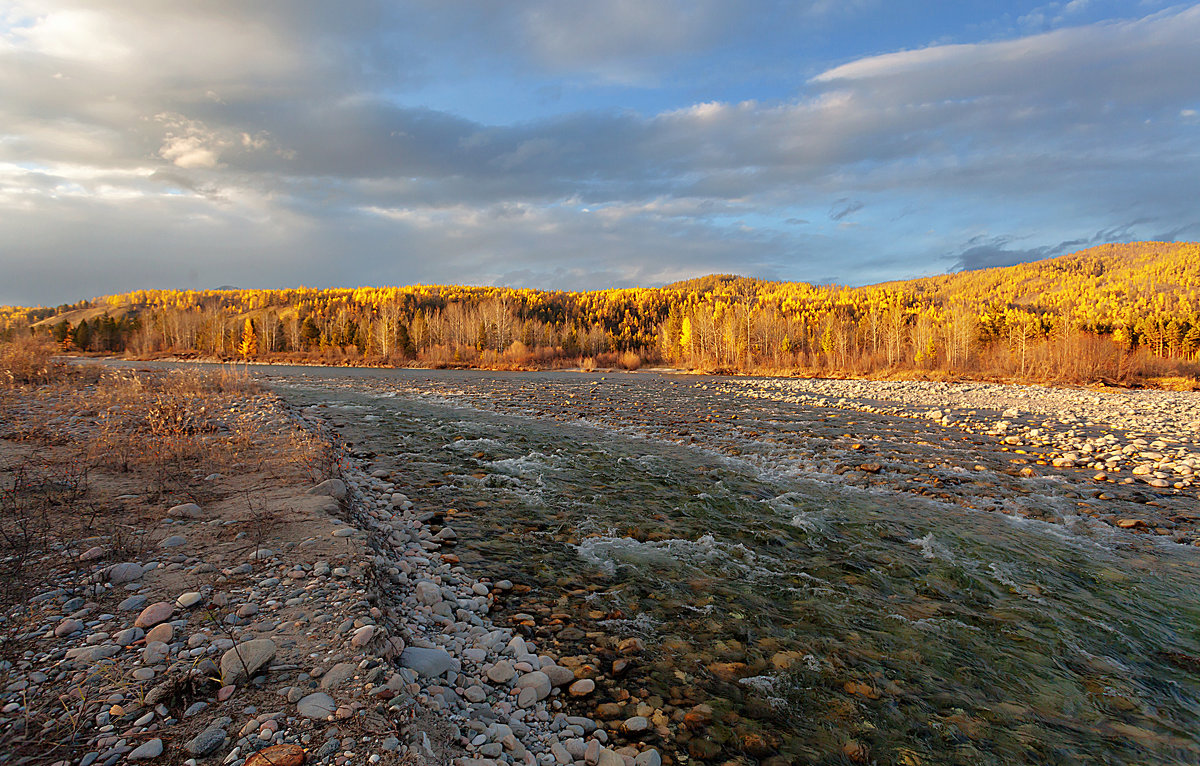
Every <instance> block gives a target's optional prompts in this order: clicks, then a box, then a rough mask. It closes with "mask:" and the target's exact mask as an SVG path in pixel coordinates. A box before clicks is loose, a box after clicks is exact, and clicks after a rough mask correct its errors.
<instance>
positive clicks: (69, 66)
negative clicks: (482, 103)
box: [0, 0, 1200, 302]
mask: <svg viewBox="0 0 1200 766" xmlns="http://www.w3.org/2000/svg"><path fill="white" fill-rule="evenodd" d="M467 7H469V9H470V12H469V13H468V12H465V10H464V9H465V8H467ZM513 8H514V9H513V10H508V9H497V8H493V7H491V6H488V5H484V6H480V5H477V4H473V3H472V4H469V6H461V5H459V4H456V3H436V4H435V3H432V2H430V3H428V4H422V3H413V4H406V5H403V6H398V5H393V4H391V3H384V2H377V3H361V4H355V5H354V6H353V7H351V8H349V9H347V8H345V7H335V6H333V5H331V4H328V3H323V2H316V1H315V0H313V1H312V2H303V3H300V2H296V3H293V2H288V3H251V4H245V3H237V2H219V3H205V4H200V5H196V4H186V3H160V2H149V1H148V0H145V1H139V2H129V3H122V4H120V5H117V6H114V5H113V4H111V3H104V2H99V1H98V0H97V2H72V3H68V2H46V3H17V4H15V5H13V6H12V8H11V9H10V10H9V11H8V12H7V14H8V15H7V16H5V17H3V21H4V22H6V23H5V24H0V123H2V124H3V125H4V126H5V128H4V131H3V132H4V134H5V135H6V138H5V140H4V141H2V142H0V213H3V214H4V215H5V218H6V220H7V221H10V222H11V225H10V224H9V223H6V225H5V226H4V227H0V267H2V268H3V269H4V270H5V271H6V272H7V273H9V274H14V275H15V276H14V278H12V279H11V280H8V281H7V284H6V286H4V287H0V302H29V301H51V302H57V301H58V300H65V299H68V298H72V299H73V298H74V297H78V295H79V294H81V293H85V292H97V291H105V292H108V291H119V290H124V289H128V288H130V287H134V286H150V284H151V283H155V284H160V285H172V284H180V285H186V286H205V285H213V284H220V283H236V284H245V285H265V284H271V283H272V279H274V280H276V281H277V280H278V279H280V275H281V274H287V275H300V277H299V278H301V279H303V280H304V281H307V282H309V283H311V284H325V283H328V284H348V283H356V284H357V283H368V282H381V281H392V282H409V281H416V280H422V281H447V280H457V281H517V282H521V283H529V284H535V283H538V282H539V279H541V278H542V277H544V278H545V280H547V281H548V282H552V283H554V284H555V286H598V285H596V284H595V283H592V284H588V280H589V279H600V278H603V279H612V280H616V281H618V282H620V283H623V284H631V283H643V284H645V283H649V282H654V281H670V280H672V279H676V278H680V277H683V276H691V275H695V274H699V273H705V272H707V271H739V272H741V273H751V274H757V275H760V276H766V275H772V276H780V277H787V278H816V275H820V276H828V263H829V262H830V257H831V256H834V255H836V260H837V262H838V263H840V264H842V265H843V267H844V268H845V270H846V271H845V275H844V276H842V277H840V278H837V277H835V279H840V280H841V281H854V282H863V281H871V280H873V279H876V278H888V277H892V276H903V275H905V274H904V269H906V268H907V270H908V272H909V273H912V272H917V271H920V270H922V269H923V268H927V264H929V263H931V262H935V261H936V260H937V259H939V258H947V257H948V258H950V262H951V263H953V264H954V265H955V266H956V267H958V268H978V267H982V266H985V265H997V264H1000V263H1001V262H1005V261H1012V262H1015V261H1013V259H1018V260H1020V259H1029V258H1035V257H1044V256H1045V255H1049V254H1055V253H1057V252H1058V251H1057V250H1056V248H1059V247H1060V243H1062V242H1068V241H1074V240H1081V241H1090V238H1091V237H1092V236H1093V234H1095V233H1096V232H1101V233H1103V234H1105V235H1106V238H1107V239H1128V238H1136V237H1139V236H1149V235H1152V234H1165V235H1171V236H1184V235H1193V236H1194V235H1195V232H1196V231H1197V228H1196V223H1195V215H1194V210H1193V205H1192V200H1194V199H1195V198H1196V197H1197V195H1198V194H1200V174H1198V173H1196V170H1197V168H1196V167H1195V163H1194V160H1191V159H1189V158H1194V157H1195V156H1197V152H1198V151H1200V137H1198V135H1197V133H1196V131H1195V124H1196V117H1195V110H1196V108H1197V105H1198V104H1200V80H1197V79H1196V78H1193V77H1187V76H1181V73H1190V72H1195V71H1200V46H1196V45H1195V40H1196V39H1200V6H1194V7H1189V8H1183V9H1174V10H1170V11H1166V12H1161V13H1157V14H1154V15H1151V16H1148V17H1146V18H1143V19H1136V20H1131V21H1120V22H1104V23H1099V24H1092V25H1087V26H1081V27H1075V28H1060V29H1056V30H1054V31H1051V32H1048V33H1044V34H1038V35H1034V36H1028V37H1022V38H1019V39H1014V40H1006V41H1000V42H988V43H978V44H969V45H961V44H960V45H943V46H934V47H930V48H925V49H920V50H913V51H905V52H900V53H892V54H887V55H883V56H875V57H871V58H865V59H859V60H855V61H850V62H847V63H845V64H842V65H839V66H836V67H833V68H831V69H829V70H827V71H825V72H823V73H821V74H818V75H816V76H815V77H813V78H812V79H811V80H810V81H809V82H808V83H807V85H806V86H805V87H804V88H803V89H802V90H801V91H800V92H798V93H797V94H795V96H794V97H793V98H790V99H787V100H785V101H773V102H756V101H745V102H734V103H727V102H713V103H697V104H693V105H691V106H689V107H686V108H682V109H676V110H670V111H665V112H661V113H657V114H646V113H641V112H636V111H631V110H615V109H614V110H603V109H602V110H596V111H585V112H578V113H570V114H561V115H557V116H552V117H547V118H543V119H538V120H533V121H529V122H523V123H514V124H485V123H483V122H480V121H477V120H472V119H469V118H467V117H464V116H460V115H455V114H450V113H447V112H445V111H438V110H434V109H429V108H420V107H413V106H408V105H406V104H407V103H411V100H412V99H406V98H401V97H400V96H401V95H404V94H419V93H420V92H421V89H422V88H427V87H430V86H431V84H435V83H436V82H438V81H439V80H438V78H439V77H444V76H445V75H446V73H447V72H464V73H470V72H473V71H474V72H477V71H480V70H482V69H486V68H488V67H493V66H494V67H496V68H497V69H499V70H500V71H512V72H517V71H528V70H533V69H536V70H539V71H542V72H553V73H556V75H557V76H560V77H565V78H568V79H567V82H568V84H570V83H572V82H574V87H582V86H581V85H580V84H579V83H581V82H582V83H593V82H596V81H614V82H617V81H620V82H634V83H641V82H649V79H653V77H655V76H661V75H662V73H663V72H670V71H673V70H672V69H671V66H670V65H667V64H664V61H666V60H668V59H670V60H672V61H683V60H685V59H686V58H687V57H688V56H689V55H692V54H695V53H696V52H698V51H707V50H712V49H714V48H719V47H720V46H721V45H723V44H725V43H723V42H722V40H723V39H724V36H725V35H726V34H728V35H729V36H730V37H731V38H736V37H737V36H738V35H745V34H750V33H752V32H754V31H755V29H756V27H755V26H754V25H755V24H757V23H761V22H756V21H755V20H754V19H753V18H752V14H747V13H740V12H739V13H734V11H733V10H731V9H732V6H729V5H728V4H724V3H702V4H700V5H697V6H694V7H693V6H689V13H688V14H686V15H687V17H688V19H689V21H688V22H687V23H682V24H677V23H673V21H674V20H676V19H678V18H679V17H680V13H679V11H678V9H677V8H676V3H674V2H671V1H670V0H662V2H654V3H630V2H628V0H612V1H611V2H603V3H595V4H589V5H588V6H587V7H586V8H582V7H576V6H564V5H562V4H559V3H553V2H549V0H547V1H546V2H527V3H522V4H520V5H518V6H514V7H513ZM1050 10H1053V11H1054V12H1055V13H1056V14H1057V16H1056V18H1057V17H1064V18H1065V16H1064V14H1066V13H1067V11H1068V10H1069V9H1067V8H1066V7H1065V6H1064V7H1059V8H1055V9H1050ZM822 12H830V11H829V9H828V7H826V6H825V5H823V4H821V3H812V4H808V5H805V6H801V7H800V8H799V9H798V10H796V13H800V14H805V15H806V16H805V17H806V18H814V17H816V16H817V15H819V14H820V13H822ZM1047 12H1049V11H1047ZM630 14H633V16H634V17H636V19H637V23H630ZM456 19H465V21H464V22H462V24H461V25H460V26H458V27H455V26H454V24H456V23H458V22H457V21H456ZM664 35H665V36H664ZM422 41H423V42H422ZM443 46H444V47H446V48H448V49H449V50H450V52H449V53H448V54H447V55H446V56H445V57H439V55H438V49H439V48H440V47H443ZM572 77H574V78H581V79H578V80H575V81H572V80H570V78H572ZM548 87H552V88H557V89H559V91H560V92H561V89H562V87H563V85H562V83H561V82H556V83H553V84H552V85H551V86H548ZM414 98H415V97H414ZM1189 110H1190V112H1191V113H1190V114H1189V113H1188V112H1189ZM831 199H833V200H837V202H836V203H835V204H834V205H833V206H832V207H831V206H830V203H829V200H831ZM901 208H903V211H904V212H903V215H902V216H901V215H900V214H899V212H898V211H899V210H900V209H901ZM851 214H854V221H853V223H854V224H856V226H855V227H854V228H853V229H851V228H849V227H846V226H845V225H846V224H848V223H850V221H848V220H844V219H847V217H848V216H850V215H851ZM901 218H902V219H903V220H902V221H901V220H900V219H901ZM747 221H749V222H750V223H747ZM799 221H804V222H813V221H815V222H816V223H808V224H806V225H805V226H803V227H799V226H796V225H795V223H796V222H799ZM1113 221H1129V222H1131V223H1126V224H1121V225H1119V226H1115V225H1114V224H1113ZM838 224H841V226H838ZM889 226H890V227H895V228H894V229H889V228H888V227H889ZM902 234H903V236H901V235H902ZM1016 242H1027V243H1028V244H1027V245H1023V246H1020V247H1013V245H1014V243H1016ZM964 243H965V244H964ZM881 250H883V251H884V252H883V253H882V254H881V252H880V251H881ZM330 254H338V255H337V258H336V259H333V258H331V257H330ZM95 263H104V264H106V265H105V266H103V267H100V266H96V267H95V268H93V266H92V264H95ZM565 263H569V265H564V264H565ZM67 264H70V266H71V268H69V269H64V266H65V265H67ZM906 264H907V265H906ZM67 272H69V273H71V274H74V275H79V277H80V279H78V281H74V282H64V278H63V274H64V273H67ZM56 273H57V277H55V274H56ZM130 274H135V275H136V276H135V277H133V278H134V279H137V280H140V284H139V285H132V284H129V283H128V280H129V279H130V277H129V275H130ZM191 274H195V275H196V276H195V278H194V279H193V278H192V277H190V276H189V275H191ZM539 275H541V276H539ZM122 280H124V281H122ZM197 280H198V283H196V284H193V282H196V281H197ZM43 296H44V297H43Z"/></svg>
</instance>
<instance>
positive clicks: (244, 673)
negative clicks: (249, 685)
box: [221, 638, 276, 685]
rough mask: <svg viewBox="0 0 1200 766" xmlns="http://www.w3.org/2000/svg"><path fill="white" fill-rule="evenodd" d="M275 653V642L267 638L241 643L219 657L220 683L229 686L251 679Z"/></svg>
mask: <svg viewBox="0 0 1200 766" xmlns="http://www.w3.org/2000/svg"><path fill="white" fill-rule="evenodd" d="M275 651H276V648H275V642H274V641H272V640H271V639H269V638H255V639H253V640H251V641H243V642H242V643H240V644H238V645H237V646H234V647H233V648H232V649H229V650H228V651H226V652H225V653H224V654H223V655H221V681H222V682H223V683H224V684H226V685H229V684H236V683H237V682H238V681H241V680H242V679H243V678H251V677H253V676H254V674H255V673H257V672H258V671H259V670H260V669H262V668H263V667H264V666H265V665H266V664H267V663H268V662H270V661H271V660H272V659H274V658H275Z"/></svg>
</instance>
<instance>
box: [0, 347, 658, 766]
mask: <svg viewBox="0 0 1200 766" xmlns="http://www.w3.org/2000/svg"><path fill="white" fill-rule="evenodd" d="M0 411H2V413H3V418H0V422H2V423H3V433H0V478H2V479H3V485H2V486H3V488H4V493H3V511H4V513H3V516H2V517H0V521H2V523H3V532H4V535H3V550H2V551H0V558H2V559H3V560H2V561H0V565H2V566H3V572H4V576H3V578H0V579H2V580H3V582H2V585H3V602H2V603H0V607H2V616H0V742H2V743H3V744H0V755H3V759H4V760H5V761H6V762H8V763H14V764H24V763H29V764H34V763H38V764H41V763H55V764H62V765H63V766H66V765H67V764H81V765H82V766H92V765H93V764H101V765H103V766H115V764H118V763H124V762H141V761H145V762H152V763H205V762H207V763H223V764H229V765H230V766H265V764H267V763H272V764H275V765H276V766H278V765H279V764H284V763H287V764H295V763H300V762H302V761H304V762H308V763H329V764H337V765H338V766H344V765H345V764H353V763H411V764H422V763H426V764H448V763H458V762H462V763H474V764H479V765H480V766H486V765H487V764H490V763H498V762H516V763H536V762H539V761H540V762H543V763H552V762H559V763H573V762H577V763H579V764H596V763H604V764H613V765H614V766H618V765H619V764H626V763H633V762H635V761H636V763H638V764H641V765H643V766H645V765H650V766H652V765H653V764H656V763H659V762H660V759H659V757H658V754H657V753H656V752H653V751H650V750H645V751H642V750H641V749H639V748H637V747H632V748H631V747H628V746H626V747H625V750H624V752H622V753H621V754H619V755H618V754H617V753H616V752H614V751H612V750H609V749H607V748H606V747H604V745H605V744H614V743H611V742H608V737H607V736H606V734H605V732H604V730H603V729H600V730H599V731H597V726H596V723H595V722H594V721H592V720H590V719H582V718H568V717H566V716H565V715H562V714H561V713H559V712H558V710H557V709H558V708H559V707H561V702H560V701H559V700H560V699H561V697H562V696H564V695H566V694H568V693H572V694H579V695H586V693H587V692H586V689H587V686H588V684H587V683H586V682H584V681H580V682H578V683H577V682H576V677H575V675H576V674H575V672H574V671H573V670H571V669H569V668H567V667H565V666H562V665H559V664H557V662H556V660H555V658H553V657H552V656H551V655H550V654H548V653H546V652H540V653H539V652H536V651H535V648H534V645H533V644H532V643H526V642H524V641H523V640H522V639H521V638H520V637H518V636H516V635H515V634H514V632H513V631H512V629H511V628H499V627H496V626H493V625H491V623H490V622H489V621H488V619H487V614H488V612H489V611H490V609H491V608H492V606H493V605H494V604H495V603H496V602H497V601H501V600H504V599H506V598H515V597H519V595H518V594H519V593H520V591H521V586H520V585H515V586H514V585H513V584H511V583H505V582H497V583H492V582H478V581H475V580H473V579H471V578H469V577H466V576H465V575H464V573H463V571H462V570H461V568H459V567H457V566H456V558H455V556H454V555H453V553H451V552H449V551H450V550H452V546H453V543H454V534H453V530H452V529H451V528H450V527H449V526H447V525H444V524H440V523H438V522H440V521H441V520H440V519H437V518H434V517H430V518H420V517H418V516H417V515H416V514H415V512H413V511H412V510H411V503H408V502H407V501H406V500H405V499H404V498H403V497H402V496H400V495H397V494H395V493H393V492H391V491H390V490H391V485H390V482H389V481H388V478H387V476H386V475H384V474H383V473H382V472H379V471H376V472H375V475H369V474H368V473H367V471H366V466H365V465H358V464H356V463H354V462H352V461H349V460H347V459H345V457H344V456H343V455H342V454H341V453H340V452H339V450H338V446H337V439H336V437H335V436H333V434H331V433H330V432H329V431H328V430H327V429H326V428H325V425H324V423H323V420H322V419H321V417H320V416H319V415H317V414H316V413H314V412H307V413H297V412H294V411H292V410H290V409H289V408H288V407H286V406H285V405H284V404H283V403H282V402H281V401H280V400H279V399H278V398H277V397H275V396H274V395H271V394H269V393H266V392H264V391H262V390H260V389H258V388H257V387H256V386H255V385H253V384H252V383H250V382H249V381H247V380H245V379H244V378H239V377H237V376H231V375H229V374H227V373H226V374H218V375H207V376H206V375H199V374H194V373H191V372H185V373H178V372H177V373H171V374H155V373H146V372H126V371H122V372H115V373H114V372H100V371H98V370H95V369H84V370H75V371H73V372H64V373H62V375H61V376H59V377H57V378H56V379H55V380H53V382H45V383H43V384H42V385H39V386H37V387H28V386H26V387H16V388H11V387H10V388H8V389H5V390H3V391H0ZM431 523H433V524H434V526H431ZM568 687H570V689H571V692H568V691H567V690H568ZM634 726H635V727H636V722H635V724H634ZM632 741H636V738H633V740H632ZM614 746H615V745H614ZM462 759H466V760H462ZM564 759H565V760H564ZM614 759H615V760H614Z"/></svg>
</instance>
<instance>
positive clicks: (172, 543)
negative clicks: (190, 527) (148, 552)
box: [158, 535, 187, 548]
mask: <svg viewBox="0 0 1200 766" xmlns="http://www.w3.org/2000/svg"><path fill="white" fill-rule="evenodd" d="M181 545H187V538H186V537H184V536H183V535H171V536H170V537H164V538H163V539H162V540H160V541H159V543H158V547H159V548H178V547H179V546H181Z"/></svg>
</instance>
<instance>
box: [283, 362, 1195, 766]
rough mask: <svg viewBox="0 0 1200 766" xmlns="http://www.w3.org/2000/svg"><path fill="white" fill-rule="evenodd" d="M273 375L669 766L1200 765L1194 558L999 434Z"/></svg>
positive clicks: (670, 388) (471, 384)
mask: <svg viewBox="0 0 1200 766" xmlns="http://www.w3.org/2000/svg"><path fill="white" fill-rule="evenodd" d="M264 377H266V379H267V382H268V383H269V384H271V385H272V386H274V387H275V388H276V389H277V390H278V391H280V393H281V394H282V395H284V396H285V398H287V399H288V400H289V401H291V402H293V403H294V404H296V405H298V406H305V407H315V408H317V410H318V411H319V412H321V413H322V414H323V415H324V416H325V417H326V418H328V419H329V420H330V421H331V422H332V423H333V424H334V425H335V426H336V427H337V428H338V429H339V431H340V432H341V433H342V435H343V436H344V438H346V439H347V440H348V441H349V442H350V443H351V445H352V446H351V448H352V450H353V451H354V453H355V454H356V455H357V456H358V457H360V458H361V459H363V460H365V461H367V462H369V463H370V464H371V465H372V466H373V467H376V468H384V469H387V470H389V471H390V472H391V476H392V480H393V481H394V482H396V483H397V485H398V489H400V490H401V491H403V492H405V493H406V494H407V495H409V497H410V498H411V499H412V500H413V502H415V503H416V504H417V506H418V508H422V509H427V510H429V511H431V512H437V513H438V514H444V517H445V523H446V524H448V525H450V526H452V527H453V528H454V530H455V531H456V533H457V535H458V544H457V546H456V548H455V553H456V555H458V556H459V558H460V559H461V564H462V566H464V567H466V568H467V569H468V570H469V571H470V572H471V573H472V574H473V575H475V576H486V577H490V578H491V579H493V580H499V579H502V578H506V579H510V580H512V581H513V582H514V583H518V584H522V585H525V586H528V587H529V590H528V592H526V593H523V594H522V595H520V596H518V597H513V598H511V599H509V601H508V602H506V603H505V604H504V605H503V608H502V609H501V610H499V611H498V612H496V613H493V615H492V618H493V619H494V620H496V621H499V622H506V623H509V622H511V624H515V625H517V626H519V627H520V628H521V629H522V630H525V631H526V632H527V633H528V634H529V635H530V636H533V637H535V638H537V639H538V640H539V642H540V644H539V645H541V646H545V647H546V648H549V649H551V650H553V651H555V652H556V653H558V654H559V655H562V656H566V655H581V656H582V655H589V656H594V657H598V658H599V659H600V660H601V667H600V668H599V669H598V670H599V676H598V678H597V683H598V688H597V692H596V694H595V695H593V697H592V698H591V699H589V700H587V701H586V702H585V701H572V703H571V704H572V705H573V706H574V709H575V711H576V712H579V713H580V714H583V715H590V716H593V717H597V715H596V708H597V706H598V705H601V704H602V703H605V702H615V703H618V704H621V705H622V706H623V707H622V713H621V714H622V715H624V716H628V715H633V714H634V712H635V710H638V709H643V711H649V710H654V711H662V714H663V715H662V718H663V719H666V720H667V721H669V724H668V725H665V726H662V727H661V728H660V729H659V732H658V734H655V735H653V737H654V738H657V739H655V743H656V745H657V746H658V747H660V749H661V750H662V751H663V752H664V753H667V754H672V755H673V756H674V760H675V761H677V762H678V761H680V760H682V759H683V758H686V759H687V760H689V761H690V762H693V763H697V762H700V763H704V762H709V763H724V762H727V761H731V760H732V761H733V762H740V763H762V762H764V761H766V760H768V759H771V758H775V759H777V760H776V761H774V762H780V761H779V760H778V759H782V762H788V763H847V762H851V761H858V762H875V763H881V764H882V763H895V764H909V765H911V764H941V763H947V764H950V763H955V764H957V763H961V764H968V763H970V764H1013V763H1030V764H1033V763H1038V764H1044V763H1063V764H1067V763H1111V764H1125V763H1138V764H1149V763H1200V598H1198V597H1200V571H1198V564H1200V550H1197V549H1196V548H1192V547H1185V546H1180V545H1174V544H1171V543H1169V542H1164V541H1162V540H1160V539H1157V538H1154V537H1152V536H1144V535H1141V536H1140V535H1134V534H1131V533H1128V532H1126V531H1124V530H1118V529H1114V528H1112V527H1111V526H1109V525H1103V524H1098V523H1095V522H1094V521H1093V520H1091V519H1088V518H1085V517H1081V516H1077V515H1075V510H1074V509H1075V508H1076V506H1077V504H1078V503H1079V502H1080V498H1084V499H1086V497H1087V496H1086V495H1085V494H1084V493H1083V491H1082V489H1081V488H1080V487H1076V486H1074V485H1073V484H1072V483H1071V481H1070V479H1069V478H1068V479H1064V478H1061V477H1050V478H1047V479H1045V480H1041V481H1033V482H1030V481H1023V482H1022V481H1018V480H1016V479H1014V477H1013V472H1012V471H1011V470H1010V466H1009V460H1008V458H1009V457H1010V456H1009V455H1007V454H1002V453H1001V452H1000V451H999V448H998V445H997V443H996V441H995V440H994V438H993V437H988V436H984V435H977V434H966V433H961V432H958V431H955V430H954V429H949V428H945V427H943V426H941V425H939V424H937V423H931V422H927V421H922V420H917V419H907V418H898V417H889V416H883V415H878V414H870V413H864V412H855V411H853V410H852V409H849V410H848V409H844V408H840V409H826V408H821V407H812V406H806V405H800V404H790V403H786V402H779V401H772V400H769V399H762V398H755V397H749V396H740V395H738V394H737V393H736V392H735V391H731V390H730V388H729V387H728V386H723V385H721V384H720V381H719V380H718V379H713V378H704V377H693V376H659V375H654V374H645V373H639V374H632V375H631V374H621V373H617V374H601V373H592V374H581V373H566V372H562V373H488V372H466V371H429V370H388V371H382V370H318V369H303V368H288V369H274V368H273V369H272V370H271V371H269V372H267V373H265V375H264ZM751 388H752V386H751ZM870 462H875V463H876V464H877V465H878V464H882V465H883V466H884V468H883V470H881V471H878V473H872V471H871V468H873V467H874V466H870V465H868V466H867V470H866V473H863V472H862V471H855V472H852V473H849V474H848V473H847V472H846V471H845V470H844V468H845V466H846V465H847V464H850V465H853V466H857V465H859V464H862V463H868V464H869V463H870ZM855 477H865V478H868V479H873V481H860V480H858V479H857V478H855ZM628 637H637V638H639V639H641V640H642V641H643V642H644V643H645V646H646V649H645V652H644V653H641V654H637V655H635V656H632V657H625V656H624V655H621V654H620V653H619V652H618V651H616V650H615V647H616V646H617V644H618V642H619V641H620V640H621V639H624V638H628ZM613 662H616V663H617V669H614V668H613V666H612V663H613ZM625 662H627V663H628V665H627V666H625V665H624V663H625ZM701 704H703V705H707V706H709V707H710V708H711V709H712V720H711V722H709V721H707V720H703V721H700V723H699V725H693V724H694V723H695V721H693V720H689V722H688V723H687V724H684V723H682V718H683V714H684V713H685V712H686V711H690V710H693V709H694V707H695V706H696V705H701ZM702 718H706V716H702ZM660 720H662V719H660Z"/></svg>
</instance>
